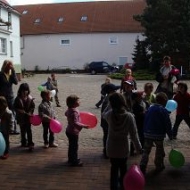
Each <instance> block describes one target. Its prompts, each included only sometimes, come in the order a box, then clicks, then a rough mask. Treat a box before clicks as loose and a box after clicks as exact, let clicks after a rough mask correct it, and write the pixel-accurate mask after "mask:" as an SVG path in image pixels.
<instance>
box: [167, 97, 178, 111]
mask: <svg viewBox="0 0 190 190" xmlns="http://www.w3.org/2000/svg"><path fill="white" fill-rule="evenodd" d="M165 108H166V109H167V110H168V111H169V112H172V111H174V110H176V108H177V102H176V101H175V100H168V101H167V104H166V107H165Z"/></svg>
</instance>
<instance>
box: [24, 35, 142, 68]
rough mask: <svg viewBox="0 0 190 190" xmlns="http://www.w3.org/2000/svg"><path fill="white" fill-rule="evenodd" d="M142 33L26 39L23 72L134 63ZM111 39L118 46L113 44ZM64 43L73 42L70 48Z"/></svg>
mask: <svg viewBox="0 0 190 190" xmlns="http://www.w3.org/2000/svg"><path fill="white" fill-rule="evenodd" d="M140 35H141V34H139V33H128V34H126V33H105V34H102V33H93V34H55V35H38V36H32V35H28V36H24V37H22V43H21V44H22V45H21V54H22V56H21V60H22V68H23V69H26V70H34V69H35V66H39V69H40V70H46V69H48V68H49V69H53V68H71V69H83V67H84V64H85V63H90V62H92V61H106V62H108V63H109V64H112V63H116V64H118V63H119V57H127V58H128V62H129V63H132V62H133V60H132V53H133V50H134V45H135V40H136V38H137V36H140ZM110 38H113V39H116V41H117V43H116V44H114V45H113V44H110V41H109V40H110ZM61 40H70V44H69V45H61Z"/></svg>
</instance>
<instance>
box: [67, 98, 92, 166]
mask: <svg viewBox="0 0 190 190" xmlns="http://www.w3.org/2000/svg"><path fill="white" fill-rule="evenodd" d="M66 103H67V106H68V109H67V111H66V112H65V116H66V117H67V121H68V125H67V129H66V135H67V137H68V140H69V149H68V163H69V164H70V166H83V163H82V162H81V161H80V159H79V158H78V139H79V133H80V131H81V130H82V128H88V127H89V126H87V125H84V124H82V123H80V113H79V110H78V109H77V107H79V106H80V101H79V97H78V96H76V95H70V96H68V97H67V100H66Z"/></svg>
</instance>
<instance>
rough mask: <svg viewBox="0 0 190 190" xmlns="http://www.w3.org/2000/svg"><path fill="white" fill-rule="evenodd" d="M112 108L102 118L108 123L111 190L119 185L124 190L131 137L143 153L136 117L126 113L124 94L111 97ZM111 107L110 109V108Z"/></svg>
mask: <svg viewBox="0 0 190 190" xmlns="http://www.w3.org/2000/svg"><path fill="white" fill-rule="evenodd" d="M109 103H110V106H108V107H107V109H105V111H104V112H103V113H102V116H103V117H104V118H105V119H106V121H107V122H108V125H109V128H108V138H107V144H106V151H107V155H108V157H109V158H110V162H111V172H110V190H117V189H118V184H120V186H121V188H123V177H124V175H125V173H126V170H127V157H128V155H129V137H128V136H129V135H130V138H131V140H132V142H133V143H134V146H135V149H136V151H137V152H139V153H140V152H141V150H142V147H141V145H140V142H139V139H138V135H137V128H136V123H135V119H134V116H133V115H132V114H131V113H130V112H127V111H126V103H125V99H124V97H123V95H122V94H120V93H113V94H112V95H111V96H110V97H109ZM109 107H110V108H109ZM119 174H120V175H119Z"/></svg>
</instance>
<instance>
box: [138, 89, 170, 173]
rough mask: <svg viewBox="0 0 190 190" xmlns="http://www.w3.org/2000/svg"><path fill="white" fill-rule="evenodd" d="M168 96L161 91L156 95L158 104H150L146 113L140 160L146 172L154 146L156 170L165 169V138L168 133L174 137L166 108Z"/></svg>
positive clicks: (141, 166) (143, 170)
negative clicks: (142, 150)
mask: <svg viewBox="0 0 190 190" xmlns="http://www.w3.org/2000/svg"><path fill="white" fill-rule="evenodd" d="M167 100H168V97H167V95H166V94H165V93H163V92H160V93H158V94H157V95H156V104H153V105H152V106H150V108H149V109H148V111H147V112H146V115H145V121H144V138H145V141H144V152H143V155H142V159H141V162H140V168H141V171H142V172H143V173H144V174H145V172H146V167H147V164H148V160H149V154H150V152H151V149H152V147H153V144H155V146H156V152H155V159H154V164H155V166H156V172H160V171H162V170H163V169H165V166H164V157H165V152H164V144H163V142H164V138H165V137H166V134H167V135H168V136H169V138H170V139H171V138H172V125H171V121H170V117H169V112H168V111H167V110H166V109H165V105H166V103H167Z"/></svg>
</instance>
